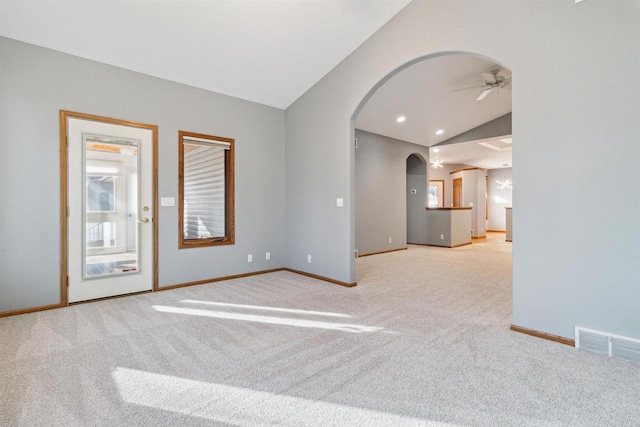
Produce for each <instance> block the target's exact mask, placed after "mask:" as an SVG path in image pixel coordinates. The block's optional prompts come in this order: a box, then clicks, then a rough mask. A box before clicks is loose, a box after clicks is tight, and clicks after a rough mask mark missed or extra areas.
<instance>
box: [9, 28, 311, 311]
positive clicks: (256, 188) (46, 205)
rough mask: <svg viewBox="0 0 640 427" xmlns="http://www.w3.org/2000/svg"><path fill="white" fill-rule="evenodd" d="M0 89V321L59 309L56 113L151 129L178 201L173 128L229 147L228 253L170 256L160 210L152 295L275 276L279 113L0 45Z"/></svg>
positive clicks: (173, 214)
mask: <svg viewBox="0 0 640 427" xmlns="http://www.w3.org/2000/svg"><path fill="white" fill-rule="evenodd" d="M0 78H1V80H0V91H1V94H2V96H1V97H0V129H1V133H0V149H1V150H2V151H1V154H2V155H1V156H0V200H2V210H1V214H0V215H1V216H0V218H1V222H0V253H1V254H2V256H0V311H7V310H15V309H21V308H25V307H33V306H41V305H48V304H57V303H58V302H59V293H60V279H59V277H60V256H59V253H60V237H59V235H60V226H59V221H60V218H59V204H60V189H59V178H58V177H59V164H58V162H59V153H58V150H59V130H60V129H59V110H61V109H65V110H71V111H78V112H83V113H89V114H95V115H101V116H107V117H114V118H120V119H126V120H131V121H138V122H144V123H150V124H156V125H158V126H159V196H170V197H177V196H178V158H177V155H178V151H177V149H178V130H179V129H181V130H188V131H193V132H200V133H205V134H212V135H219V136H225V137H231V138H235V140H236V164H235V165H236V168H235V174H236V175H235V180H236V181H235V182H236V204H235V209H236V244H235V245H233V246H222V247H212V248H198V249H184V250H178V242H177V240H178V217H177V214H178V212H177V207H169V208H167V207H164V208H162V207H161V208H160V212H159V215H158V217H159V224H158V226H159V234H160V236H159V242H158V244H159V252H160V253H159V281H160V285H161V286H165V285H171V284H176V283H183V282H189V281H195V280H201V279H208V278H213V277H220V276H226V275H232V274H239V273H245V272H249V271H256V270H264V269H269V268H277V267H282V266H283V265H284V249H285V227H284V218H285V211H284V203H285V197H284V186H285V176H284V158H285V157H284V156H285V150H284V139H285V138H284V112H283V111H282V110H278V109H275V108H270V107H265V106H263V105H259V104H255V103H250V102H246V101H242V100H239V99H236V98H231V97H227V96H223V95H218V94H214V93H211V92H207V91H204V90H200V89H195V88H192V87H189V86H184V85H180V84H176V83H172V82H168V81H165V80H161V79H157V78H153V77H149V76H145V75H142V74H138V73H134V72H130V71H125V70H122V69H119V68H116V67H111V66H107V65H104V64H100V63H96V62H92V61H88V60H85V59H80V58H77V57H73V56H70V55H65V54H62V53H59V52H55V51H52V50H47V49H43V48H40V47H35V46H32V45H28V44H24V43H20V42H16V41H12V40H9V39H6V38H0ZM311 191H312V192H313V191H315V190H313V189H312V190H311ZM9 207H10V208H9ZM266 251H270V252H271V260H270V261H265V260H264V258H265V256H264V253H265V252H266ZM248 253H253V254H254V262H253V263H251V264H249V263H247V254H248Z"/></svg>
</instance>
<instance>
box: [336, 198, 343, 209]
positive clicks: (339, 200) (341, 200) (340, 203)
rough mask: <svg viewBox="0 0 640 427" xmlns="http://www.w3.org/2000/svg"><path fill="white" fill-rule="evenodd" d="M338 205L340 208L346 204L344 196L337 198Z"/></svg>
mask: <svg viewBox="0 0 640 427" xmlns="http://www.w3.org/2000/svg"><path fill="white" fill-rule="evenodd" d="M336 206H337V207H339V208H341V207H343V206H344V199H343V198H342V197H338V198H337V199H336Z"/></svg>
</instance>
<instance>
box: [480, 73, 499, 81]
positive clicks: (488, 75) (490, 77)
mask: <svg viewBox="0 0 640 427" xmlns="http://www.w3.org/2000/svg"><path fill="white" fill-rule="evenodd" d="M480 75H481V76H482V78H483V79H484V81H486V82H487V83H497V81H496V78H495V77H494V75H493V74H491V73H482V74H480Z"/></svg>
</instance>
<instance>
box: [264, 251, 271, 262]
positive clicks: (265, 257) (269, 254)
mask: <svg viewBox="0 0 640 427" xmlns="http://www.w3.org/2000/svg"><path fill="white" fill-rule="evenodd" d="M264 259H266V260H267V261H269V260H270V259H271V252H267V253H266V254H265V256H264Z"/></svg>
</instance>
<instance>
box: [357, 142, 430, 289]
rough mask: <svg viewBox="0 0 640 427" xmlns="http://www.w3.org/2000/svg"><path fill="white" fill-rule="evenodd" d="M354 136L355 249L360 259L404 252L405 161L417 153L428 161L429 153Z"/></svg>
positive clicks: (423, 208)
mask: <svg viewBox="0 0 640 427" xmlns="http://www.w3.org/2000/svg"><path fill="white" fill-rule="evenodd" d="M355 135H356V138H358V148H357V149H356V155H355V171H356V179H355V183H356V192H355V197H356V207H355V209H356V249H357V250H358V253H359V254H360V255H364V254H368V253H372V252H382V251H388V250H392V249H399V248H405V247H406V246H407V193H408V191H409V190H408V189H407V158H408V157H409V156H411V155H412V154H414V153H417V154H419V155H421V156H422V157H423V159H424V160H425V161H428V159H429V149H428V148H427V147H423V146H421V145H416V144H411V143H409V142H405V141H400V140H397V139H392V138H388V137H386V136H382V135H376V134H374V133H369V132H364V131H361V130H356V133H355ZM423 177H424V175H423ZM424 179H425V180H426V177H425V178H424ZM423 191H424V192H425V196H424V197H425V198H424V199H423V205H422V209H421V214H422V215H423V218H424V217H425V215H426V210H425V207H426V186H424V187H423ZM418 203H419V202H418ZM423 233H424V232H423ZM389 237H391V243H389ZM345 281H346V280H345Z"/></svg>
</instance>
